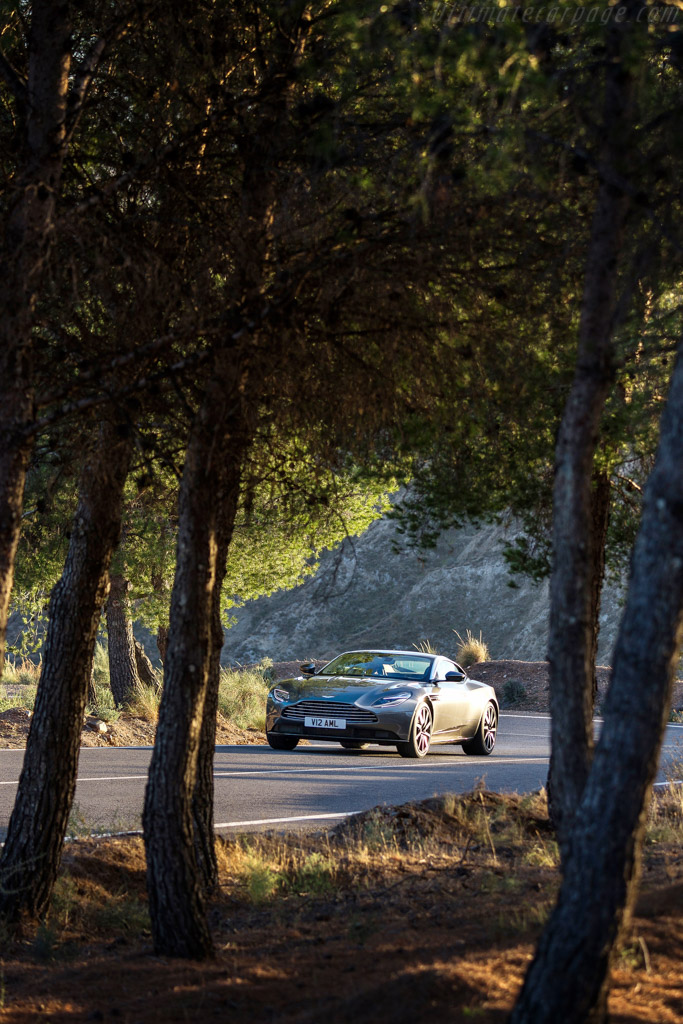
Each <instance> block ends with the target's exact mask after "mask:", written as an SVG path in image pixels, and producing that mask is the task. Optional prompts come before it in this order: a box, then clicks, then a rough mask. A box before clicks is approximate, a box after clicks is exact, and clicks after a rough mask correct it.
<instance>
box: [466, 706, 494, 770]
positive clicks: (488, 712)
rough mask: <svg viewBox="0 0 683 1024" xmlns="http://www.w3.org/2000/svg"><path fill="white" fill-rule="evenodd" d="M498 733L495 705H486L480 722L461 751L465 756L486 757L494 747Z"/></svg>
mask: <svg viewBox="0 0 683 1024" xmlns="http://www.w3.org/2000/svg"><path fill="white" fill-rule="evenodd" d="M497 732H498V712H497V711H496V706H495V704H491V703H489V704H487V705H486V708H485V710H484V714H483V715H482V716H481V722H480V723H479V727H478V729H477V731H476V732H475V734H474V736H473V737H472V739H471V740H465V742H464V743H463V744H462V749H463V750H464V751H465V753H466V754H478V755H479V756H480V757H486V756H487V755H488V754H490V753H491V751H492V750H493V748H494V747H495V745H496V733H497Z"/></svg>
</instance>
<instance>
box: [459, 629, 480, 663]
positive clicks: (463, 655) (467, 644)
mask: <svg viewBox="0 0 683 1024" xmlns="http://www.w3.org/2000/svg"><path fill="white" fill-rule="evenodd" d="M453 632H454V633H455V635H456V636H457V638H458V646H457V648H456V652H455V660H456V661H457V662H459V663H460V664H461V665H462V666H463V667H464V668H469V667H470V665H476V664H478V663H479V662H480V661H488V660H489V649H488V647H487V645H486V644H485V643H484V640H483V638H482V635H481V630H480V631H479V636H478V637H476V636H475V635H474V634H473V633H472V631H471V630H470V629H468V630H466V631H465V637H464V639H463V637H461V636H460V633H458V631H457V629H454V630H453Z"/></svg>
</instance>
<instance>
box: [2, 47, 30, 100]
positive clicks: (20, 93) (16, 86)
mask: <svg viewBox="0 0 683 1024" xmlns="http://www.w3.org/2000/svg"><path fill="white" fill-rule="evenodd" d="M0 75H1V76H2V77H3V78H4V80H5V82H6V83H7V85H8V86H9V87H10V89H11V91H12V94H13V95H14V98H15V99H16V101H17V102H18V103H19V105H20V106H21V108H22V111H23V110H25V109H26V82H25V81H24V80H23V78H22V77H21V75H20V74H19V73H18V72H17V71H15V70H14V68H13V67H12V65H11V64H10V62H9V61H8V59H7V57H5V55H4V53H3V52H2V50H0Z"/></svg>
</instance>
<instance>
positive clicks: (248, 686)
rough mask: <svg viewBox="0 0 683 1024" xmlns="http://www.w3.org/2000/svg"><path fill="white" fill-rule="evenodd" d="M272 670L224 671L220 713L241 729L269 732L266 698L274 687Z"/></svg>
mask: <svg viewBox="0 0 683 1024" xmlns="http://www.w3.org/2000/svg"><path fill="white" fill-rule="evenodd" d="M269 668H270V666H267V665H265V663H262V665H260V666H259V667H258V668H255V669H246V668H241V669H230V668H227V669H221V678H220V684H219V688H218V710H219V712H220V713H221V715H223V717H224V718H227V719H228V720H229V721H230V722H232V723H233V725H237V726H239V728H240V729H261V730H263V729H265V727H266V697H267V696H268V690H269V689H270V687H271V685H272V684H271V680H270V679H269V678H268V675H269V671H268V670H269Z"/></svg>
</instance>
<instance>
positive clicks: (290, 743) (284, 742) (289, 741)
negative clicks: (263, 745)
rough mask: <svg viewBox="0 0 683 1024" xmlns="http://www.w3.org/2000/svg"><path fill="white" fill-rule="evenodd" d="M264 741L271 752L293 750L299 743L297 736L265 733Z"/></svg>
mask: <svg viewBox="0 0 683 1024" xmlns="http://www.w3.org/2000/svg"><path fill="white" fill-rule="evenodd" d="M266 739H267V740H268V743H269V744H270V746H271V747H272V748H273V750H294V747H295V746H296V745H297V743H298V742H299V737H298V736H278V734H277V733H275V732H267V733H266Z"/></svg>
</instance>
